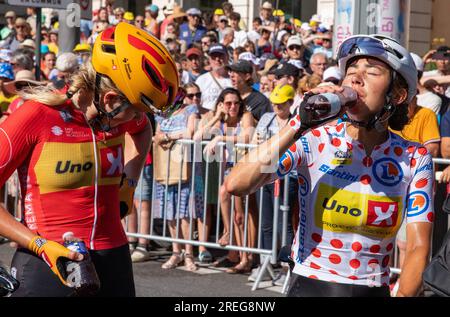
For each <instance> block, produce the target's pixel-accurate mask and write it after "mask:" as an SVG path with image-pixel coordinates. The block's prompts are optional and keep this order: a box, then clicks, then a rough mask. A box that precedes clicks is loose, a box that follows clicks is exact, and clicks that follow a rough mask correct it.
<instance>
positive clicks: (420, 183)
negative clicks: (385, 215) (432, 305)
mask: <svg viewBox="0 0 450 317" xmlns="http://www.w3.org/2000/svg"><path fill="white" fill-rule="evenodd" d="M412 160H414V161H415V162H416V164H415V166H414V168H412V169H411V173H412V175H413V177H412V180H411V183H410V187H409V191H408V196H407V198H406V200H405V201H406V202H407V204H408V206H407V209H406V221H407V225H406V241H407V242H406V254H405V261H404V263H403V267H402V274H401V275H400V288H399V290H398V292H397V296H417V295H418V293H419V291H420V288H421V285H422V273H423V271H424V269H425V266H426V265H427V262H428V254H429V252H430V243H431V229H432V222H433V218H434V211H433V183H434V178H433V175H434V172H433V163H432V158H431V155H430V154H429V153H427V152H426V150H425V148H424V147H419V148H418V149H417V150H416V151H415V153H414V156H413V158H412ZM412 160H411V161H412Z"/></svg>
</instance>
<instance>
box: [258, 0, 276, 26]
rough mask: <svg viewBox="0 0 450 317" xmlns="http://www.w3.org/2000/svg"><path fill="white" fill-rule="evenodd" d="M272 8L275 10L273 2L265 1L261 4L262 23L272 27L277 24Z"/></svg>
mask: <svg viewBox="0 0 450 317" xmlns="http://www.w3.org/2000/svg"><path fill="white" fill-rule="evenodd" d="M272 10H273V7H272V3H270V2H269V1H266V2H264V3H263V5H262V6H261V13H260V18H261V21H262V25H264V26H271V27H274V26H275V23H274V21H273V15H272Z"/></svg>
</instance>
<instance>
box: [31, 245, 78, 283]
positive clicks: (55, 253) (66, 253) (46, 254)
mask: <svg viewBox="0 0 450 317" xmlns="http://www.w3.org/2000/svg"><path fill="white" fill-rule="evenodd" d="M28 249H29V250H30V251H32V252H34V253H36V254H37V255H38V256H40V257H41V258H42V259H43V260H44V262H45V263H47V265H48V266H49V267H50V269H51V270H52V271H53V273H55V274H56V276H58V278H59V279H60V281H61V283H63V284H64V285H66V286H69V284H68V283H67V281H66V280H65V279H64V278H63V276H66V274H65V271H64V267H63V266H62V263H61V261H59V260H60V259H61V258H67V259H70V260H73V261H81V260H83V255H82V254H80V253H77V252H73V251H70V250H69V249H67V248H66V247H64V246H62V245H61V244H59V243H57V242H55V241H51V240H46V239H44V238H42V237H41V236H35V237H34V238H33V239H32V240H31V241H30V243H29V244H28Z"/></svg>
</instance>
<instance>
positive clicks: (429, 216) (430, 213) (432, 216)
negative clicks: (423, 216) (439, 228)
mask: <svg viewBox="0 0 450 317" xmlns="http://www.w3.org/2000/svg"><path fill="white" fill-rule="evenodd" d="M427 219H428V221H429V222H433V221H434V213H432V212H429V213H428V214H427Z"/></svg>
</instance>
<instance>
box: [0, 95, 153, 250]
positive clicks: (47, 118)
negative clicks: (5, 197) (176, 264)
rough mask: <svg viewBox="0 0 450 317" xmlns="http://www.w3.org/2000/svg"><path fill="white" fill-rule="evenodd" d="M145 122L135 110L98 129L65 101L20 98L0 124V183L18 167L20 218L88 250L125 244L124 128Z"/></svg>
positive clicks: (134, 128) (136, 128) (37, 229)
mask: <svg viewBox="0 0 450 317" xmlns="http://www.w3.org/2000/svg"><path fill="white" fill-rule="evenodd" d="M147 124H148V119H147V117H146V116H144V115H142V116H141V118H140V119H139V120H132V121H130V122H127V123H125V124H122V125H120V126H118V127H116V128H112V129H111V131H109V132H107V133H106V132H99V131H94V130H92V129H91V127H90V126H89V125H88V123H87V121H86V119H85V117H84V115H83V113H82V112H80V111H78V110H76V109H75V108H74V107H73V104H72V103H71V102H70V101H68V102H67V103H65V104H63V105H61V106H56V107H50V106H46V105H43V104H40V103H37V102H34V101H28V102H25V103H24V104H23V105H22V106H21V107H20V108H18V109H17V110H16V111H15V112H14V113H13V114H11V115H10V117H9V118H8V120H6V121H5V122H3V123H2V124H1V125H0V149H1V150H0V186H2V185H3V184H4V183H5V182H6V180H7V179H8V178H9V177H10V175H11V174H12V173H13V172H14V170H15V169H17V170H18V173H19V179H20V185H21V193H22V206H24V207H23V208H24V210H23V221H24V224H25V225H26V226H27V227H28V228H29V229H30V230H32V231H34V232H35V233H37V234H39V235H41V236H43V237H45V238H47V239H50V240H54V241H57V242H60V243H62V235H63V234H64V233H65V232H68V231H72V232H73V233H74V235H75V236H76V237H78V238H80V239H83V240H84V241H85V243H86V245H87V246H88V247H89V248H90V249H93V250H102V249H109V248H115V247H118V246H121V245H124V244H125V243H127V239H126V235H125V232H124V230H123V227H122V224H121V220H120V212H119V184H120V180H121V175H122V172H123V166H124V142H125V139H124V134H125V132H128V133H129V134H136V133H139V132H140V131H142V130H143V129H144V128H145V126H146V125H147Z"/></svg>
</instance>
